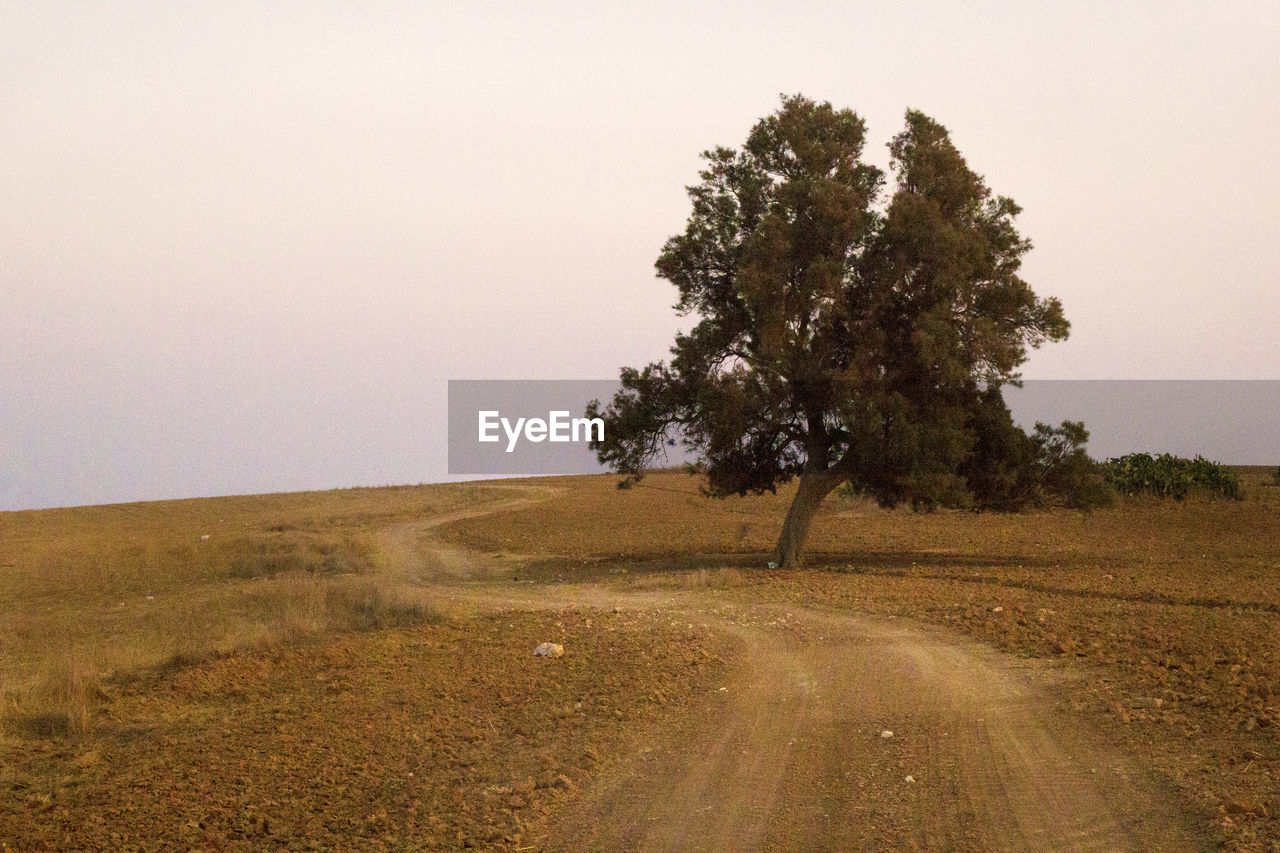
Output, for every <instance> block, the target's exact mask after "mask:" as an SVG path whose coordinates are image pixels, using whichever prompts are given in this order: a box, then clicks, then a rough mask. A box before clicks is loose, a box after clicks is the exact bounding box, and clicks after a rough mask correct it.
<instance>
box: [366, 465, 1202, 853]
mask: <svg viewBox="0 0 1280 853" xmlns="http://www.w3.org/2000/svg"><path fill="white" fill-rule="evenodd" d="M512 488H513V489H515V488H519V487H512ZM549 491H550V490H549V489H542V488H537V487H530V488H528V489H527V490H525V491H524V493H523V494H520V493H516V494H515V495H514V496H513V498H512V500H510V501H508V502H503V503H500V504H498V505H496V506H494V505H490V506H488V507H485V508H477V509H475V510H462V511H460V512H455V513H452V514H449V515H447V516H442V517H439V518H435V519H431V520H428V521H419V522H415V523H413V524H408V525H399V526H396V527H391V528H388V529H387V530H386V531H384V533H383V540H384V541H383V545H384V550H385V552H386V553H387V554H388V555H389V556H390V559H391V560H392V563H393V564H394V566H395V568H396V569H397V570H399V571H402V572H404V573H406V574H408V575H411V576H413V577H415V578H416V579H418V580H419V581H420V582H422V583H424V584H428V585H430V586H431V587H432V588H433V592H434V593H435V595H436V597H437V598H438V600H440V601H441V602H442V607H443V608H444V609H445V610H446V612H453V613H455V614H456V615H459V616H461V615H469V614H480V613H485V612H492V611H503V612H509V611H512V610H545V609H560V608H565V607H587V608H592V609H600V610H604V611H607V612H609V611H611V612H639V613H644V614H647V615H649V616H650V617H652V616H653V615H654V614H658V615H660V616H662V617H664V618H669V619H670V621H671V623H672V624H673V625H676V626H680V625H681V623H684V624H687V625H688V626H689V627H690V628H693V627H694V626H695V625H696V626H698V627H700V628H704V629H709V630H712V631H717V632H727V633H728V634H729V635H730V636H732V637H733V638H735V640H736V641H737V642H738V643H739V644H740V648H741V654H740V656H739V657H738V658H737V660H739V661H740V663H739V664H738V665H737V666H736V667H734V668H733V670H732V671H731V672H730V673H729V677H728V678H726V680H725V682H724V684H723V685H721V686H720V687H718V688H716V689H714V690H711V691H709V693H708V694H707V695H701V696H698V697H695V699H694V701H693V702H692V703H691V704H690V705H689V706H688V707H687V708H686V709H684V710H683V711H682V712H681V713H680V714H678V715H676V716H675V718H674V721H672V719H667V720H666V722H664V723H663V724H662V725H661V726H660V727H651V728H650V729H649V730H646V731H641V732H637V733H636V734H635V736H634V738H633V742H632V743H631V744H630V748H629V749H626V750H622V751H621V753H620V754H619V755H616V756H614V757H613V758H611V759H610V760H608V761H606V762H604V763H603V764H602V765H601V766H600V767H598V768H597V769H596V771H595V772H594V773H593V774H592V777H591V780H590V783H589V785H588V786H587V787H586V788H585V789H583V790H582V791H581V792H579V793H578V796H576V797H574V798H572V799H571V800H569V802H567V803H566V804H565V806H564V807H563V809H561V810H559V812H558V813H557V814H556V815H554V816H553V818H552V820H551V822H550V824H549V828H548V830H547V835H546V836H545V837H543V838H540V839H537V840H538V844H537V848H540V849H551V850H576V849H581V850H623V849H628V850H631V849H635V850H735V851H740V850H837V849H860V850H862V849H871V850H874V849H887V850H903V849H906V850H910V849H919V850H1038V851H1048V850H1081V851H1085V850H1105V851H1117V850H1144V851H1153V850H1191V849H1202V848H1205V847H1207V846H1208V845H1209V842H1208V841H1207V840H1206V839H1205V838H1204V837H1203V836H1202V835H1199V834H1198V833H1197V832H1196V829H1195V825H1194V823H1193V821H1192V820H1191V819H1189V818H1188V817H1187V816H1185V815H1182V814H1179V813H1178V812H1176V811H1174V810H1173V809H1174V807H1173V806H1172V805H1171V803H1173V802H1174V797H1172V796H1171V795H1170V792H1169V791H1166V790H1161V789H1160V787H1159V785H1158V782H1156V781H1155V780H1154V779H1153V777H1152V776H1151V775H1150V774H1147V773H1144V771H1143V770H1141V769H1140V768H1139V767H1138V766H1135V764H1134V762H1133V761H1132V760H1130V759H1128V758H1126V757H1124V756H1123V755H1122V754H1121V752H1120V751H1119V750H1118V749H1117V748H1115V747H1114V746H1113V745H1111V744H1108V743H1106V742H1105V741H1104V739H1103V738H1102V737H1101V736H1095V735H1093V734H1092V733H1090V732H1088V731H1078V730H1072V729H1071V728H1069V720H1068V719H1067V718H1066V717H1065V716H1064V715H1062V714H1060V713H1058V712H1056V711H1055V703H1056V702H1057V701H1059V699H1061V697H1062V696H1063V695H1065V694H1069V692H1070V690H1071V680H1072V679H1073V678H1075V677H1077V676H1072V675H1068V674H1065V673H1064V671H1063V670H1062V669H1061V668H1060V667H1055V666H1054V665H1052V664H1050V663H1044V662H1037V661H1028V660H1025V659H1020V658H1015V657H1012V656H1009V655H1005V654H1001V653H999V652H996V651H993V650H991V649H990V648H988V647H985V646H982V645H979V644H977V643H975V642H973V641H970V640H967V639H965V638H962V637H959V636H956V635H954V634H951V633H949V632H946V631H944V630H941V629H937V628H931V627H926V626H922V625H918V624H913V623H910V622H909V621H908V620H904V619H894V618H893V617H888V618H880V617H871V616H864V615H860V614H851V613H849V612H846V611H841V610H835V609H826V608H821V607H817V606H800V605H795V606H784V605H777V604H757V603H750V602H743V601H742V600H741V599H740V598H739V599H735V598H733V597H731V596H727V595H724V594H722V593H719V592H717V591H716V590H713V589H698V588H693V589H679V590H663V589H641V590H634V591H633V590H626V589H614V588H610V587H608V586H604V585H599V584H588V583H562V584H550V585H548V584H538V585H536V586H529V585H525V584H521V583H518V582H513V581H512V580H511V579H510V570H511V565H510V563H509V562H504V561H503V560H501V559H499V558H497V557H494V556H491V555H481V554H473V553H469V552H466V551H463V550H460V549H457V548H451V547H447V546H445V545H444V544H442V543H441V542H439V541H438V540H437V539H436V538H435V536H434V533H433V531H434V529H435V528H437V527H439V526H440V525H441V524H444V523H446V522H453V521H459V520H462V519H465V518H474V517H477V516H480V515H484V514H488V513H492V512H500V511H504V510H512V509H516V508H519V507H521V506H525V505H528V504H531V503H534V502H537V501H540V500H545V499H546V497H547V496H548V494H547V493H548V492H549ZM568 653H569V654H572V653H573V650H572V649H570V650H569V652H568ZM890 732H891V733H892V734H891V735H890V734H888V733H890ZM521 849H535V848H534V847H528V848H521Z"/></svg>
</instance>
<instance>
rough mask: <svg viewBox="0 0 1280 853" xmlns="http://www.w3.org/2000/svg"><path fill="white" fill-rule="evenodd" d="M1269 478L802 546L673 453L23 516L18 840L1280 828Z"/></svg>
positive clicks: (856, 510) (755, 501) (1044, 845)
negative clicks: (566, 474)
mask: <svg viewBox="0 0 1280 853" xmlns="http://www.w3.org/2000/svg"><path fill="white" fill-rule="evenodd" d="M1241 473H1242V477H1243V479H1244V482H1245V485H1246V495H1245V499H1244V500H1243V501H1238V502H1237V501H1225V500H1209V499H1196V498H1193V499H1189V500H1185V501H1181V502H1173V501H1169V502H1163V501H1159V500H1155V499H1140V498H1130V499H1124V500H1122V501H1121V502H1120V504H1119V505H1118V506H1117V507H1115V508H1114V509H1108V510H1103V511H1095V512H1093V513H1091V514H1082V513H1078V512H1072V511H1065V510H1053V511H1042V512H1036V513H1031V514H1026V515H997V514H980V515H977V514H971V513H961V512H936V513H932V514H916V513H912V512H910V511H906V510H893V511H888V510H882V509H878V508H876V507H874V506H873V505H871V504H868V503H866V502H864V501H861V500H859V499H854V498H834V497H833V498H831V499H829V500H828V501H827V503H826V504H825V505H824V507H823V510H822V513H821V515H820V516H819V518H818V519H817V520H816V522H815V525H814V529H813V533H812V535H811V538H810V542H809V546H808V552H807V553H808V565H807V567H806V568H804V569H801V570H789V571H779V570H770V569H768V568H767V566H766V563H767V560H768V552H769V550H770V548H771V546H772V543H773V538H774V537H775V536H776V533H777V530H778V527H779V525H780V524H781V519H782V516H783V515H784V513H785V510H786V504H787V500H788V498H789V495H787V494H779V495H777V496H763V497H759V498H744V499H729V500H723V501H718V500H712V499H709V498H705V497H703V496H701V495H700V494H699V492H698V487H697V482H696V480H693V479H691V478H689V477H687V476H685V475H683V474H680V473H675V472H664V473H659V474H655V475H653V476H650V477H649V478H647V479H646V480H645V481H644V482H643V483H642V484H641V485H640V486H638V487H637V488H635V489H632V490H629V491H619V490H617V489H616V488H615V487H614V482H615V479H614V478H611V477H576V478H545V479H535V480H523V481H517V480H511V481H502V482H485V483H476V484H452V485H432V486H417V487H397V488H385V489H353V490H343V491H335V492H319V493H305V494H292V495H265V496H252V497H234V498H219V499H207V500H189V501H174V502H162V503H149V504H133V505H119V506H102V507H84V508H76V509H65V510H44V511H33V512H19V513H3V514H0V590H2V593H0V699H2V701H3V705H2V706H0V849H12V850H43V849H51V850H60V849H112V850H127V849H146V850H153V849H154V850H162V849H172V848H175V847H180V848H184V849H189V848H200V849H210V850H220V849H225V850H240V849H245V850H248V849H261V848H263V847H272V848H280V849H300V850H302V849H456V848H460V847H475V848H480V849H507V850H558V849H573V848H575V847H577V848H579V849H635V848H645V849H694V848H698V847H701V848H703V849H752V848H759V849H797V848H806V847H807V848H809V849H833V848H834V849H959V850H966V849H968V850H981V849H991V848H994V847H1006V848H1009V849H1117V845H1119V849H1125V848H1126V847H1127V848H1128V849H1228V850H1258V851H1277V850H1280V738H1278V737H1277V734H1278V732H1280V523H1278V522H1280V488H1278V487H1275V486H1271V485H1268V484H1267V483H1268V481H1269V479H1270V474H1271V469H1265V470H1264V469H1241ZM544 641H551V642H555V643H559V644H561V645H562V646H563V648H564V650H565V653H564V656H563V657H560V658H549V659H546V658H539V657H534V656H533V654H532V651H533V648H534V647H535V646H536V645H537V644H538V643H541V642H544ZM889 730H892V731H893V733H894V735H893V737H891V738H888V737H886V738H882V737H880V733H881V732H882V731H889ZM908 778H909V781H905V780H907V779H908Z"/></svg>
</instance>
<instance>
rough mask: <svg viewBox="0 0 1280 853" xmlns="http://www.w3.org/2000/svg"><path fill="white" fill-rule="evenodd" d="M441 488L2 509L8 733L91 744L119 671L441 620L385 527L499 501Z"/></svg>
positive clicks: (3, 681)
mask: <svg viewBox="0 0 1280 853" xmlns="http://www.w3.org/2000/svg"><path fill="white" fill-rule="evenodd" d="M504 496H505V495H504V493H503V492H502V491H501V490H498V489H491V488H485V487H483V486H471V485H464V484H459V485H443V486H423V487H404V488H387V489H349V490H340V491H331V492H314V493H303V494H293V495H260V496H247V497H231V498H212V499H199V500H186V501H165V502H156V503H144V504H124V505H115V506H97V507H77V508H71V509H55V510H39V511H29V512H9V513H0V588H3V589H4V591H5V594H4V596H3V597H0V697H2V701H0V722H2V723H3V726H0V731H3V732H9V733H10V734H13V733H14V732H18V733H41V732H44V733H50V734H71V735H74V734H78V733H83V732H84V731H85V730H86V729H87V728H88V727H89V726H90V725H91V723H92V720H93V718H94V715H95V713H96V712H97V710H98V708H99V707H100V706H101V704H102V703H103V702H104V701H105V699H106V697H107V696H108V693H109V689H108V688H106V687H104V685H105V684H107V682H108V681H109V679H111V678H112V677H113V676H116V675H118V674H121V673H127V672H131V671H136V670H139V669H141V668H147V667H155V666H173V665H174V664H183V663H190V662H193V661H199V660H203V659H206V658H208V657H210V656H215V655H218V654H224V653H226V652H229V651H231V650H234V649H240V648H247V647H257V646H269V645H273V644H279V643H289V642H297V641H300V640H305V639H309V638H314V637H316V636H319V635H321V634H323V633H326V632H332V631H346V630H369V629H374V628H380V627H388V626H395V625H402V624H407V623H410V622H419V621H424V620H432V619H435V618H436V614H435V611H434V610H433V608H432V607H431V602H430V601H428V600H426V599H425V597H424V594H423V592H422V590H420V589H418V588H417V587H416V586H415V585H414V584H413V583H412V582H411V580H410V579H406V578H404V577H402V576H392V575H390V574H388V573H385V572H383V571H382V555H381V554H380V552H379V550H378V545H377V542H376V540H375V539H374V533H375V532H376V530H377V529H378V528H380V527H382V526H384V525H386V524H390V523H394V522H397V521H406V520H412V519H415V518H421V517H428V516H433V515H438V514H440V513H444V512H449V511H451V510H453V509H457V508H459V507H463V506H474V505H477V504H482V503H484V502H486V501H488V500H494V499H500V498H502V497H504Z"/></svg>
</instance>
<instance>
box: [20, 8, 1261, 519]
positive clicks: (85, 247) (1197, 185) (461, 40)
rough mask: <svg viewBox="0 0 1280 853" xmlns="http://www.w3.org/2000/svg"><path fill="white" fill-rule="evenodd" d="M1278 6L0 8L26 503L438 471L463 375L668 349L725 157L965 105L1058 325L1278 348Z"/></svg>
mask: <svg viewBox="0 0 1280 853" xmlns="http://www.w3.org/2000/svg"><path fill="white" fill-rule="evenodd" d="M1277 43H1280V6H1277V4H1275V3H1270V2H1268V3H1208V2H1204V3H1196V4H1186V3H1182V4H1180V3H1169V2H1153V3H1120V4H1115V3H1092V4H1091V3H1052V4H1051V3H1028V2H1020V3H986V4H982V3H970V2H964V3H959V2H957V3H902V4H899V3H894V4H887V3H854V2H848V0H841V1H840V2H808V3H805V2H800V3H797V2H786V3H781V2H779V3H764V2H754V3H753V2H743V0H737V2H723V3H684V2H682V3H669V4H655V3H646V4H643V5H641V4H626V5H624V4H620V3H609V2H599V0H597V2H582V3H546V2H524V3H515V2H471V3H450V4H444V3H430V2H416V3H415V2H391V0H387V2H369V0H365V2H360V3H355V2H350V3H340V2H323V0H319V2H315V1H313V2H261V0H258V1H257V2H229V1H228V2H212V3H209V2H205V3H187V2H155V3H131V2H107V3H92V2H83V3H63V2H45V0H42V2H34V3H33V2H0V191H2V193H3V198H4V199H5V200H6V204H5V205H4V206H3V208H0V509H17V508H24V507H40V506H57V505H68V504H83V503H99V502H113V501H126V500H140V499H152V498H168V497H187V496H200V495H214V494H234V493H247V492H262V491H284V490H296V489H309V488H331V487H340V486H352V485H381V484H389V483H416V482H424V481H426V482H429V481H435V480H441V479H444V475H445V470H446V468H445V444H444V442H445V404H446V382H447V380H449V379H490V378H493V379H497V378H502V379H512V378H575V379H596V378H610V377H614V376H616V375H617V371H618V368H619V367H620V366H622V365H634V366H640V365H643V364H645V363H647V362H649V361H653V360H657V359H659V358H663V357H665V355H666V353H667V348H668V347H669V345H670V343H671V341H672V337H673V333H674V331H675V330H676V329H677V328H679V327H681V324H682V322H685V321H681V320H680V318H678V317H676V315H675V314H674V312H673V311H672V310H671V305H672V303H673V302H674V301H675V296H676V294H675V290H674V288H673V287H671V286H670V285H669V284H668V283H666V282H664V281H661V280H658V279H655V278H654V275H653V262H654V260H655V259H656V257H657V254H658V251H659V250H660V248H661V246H662V243H663V241H664V240H665V239H666V238H667V237H669V236H671V235H672V234H675V233H677V232H679V231H681V230H683V226H684V221H685V219H686V217H687V215H688V201H687V198H686V196H685V192H684V187H685V185H687V184H691V183H694V182H695V181H696V180H697V170H698V168H699V164H700V161H699V159H698V154H699V152H701V151H703V150H705V149H707V148H710V147H712V146H714V145H718V144H723V145H730V146H738V145H740V144H741V143H742V142H743V141H744V139H745V138H746V134H747V132H748V130H749V129H750V127H751V125H752V124H753V123H754V122H755V121H756V120H758V119H759V118H761V117H762V116H765V115H767V114H769V113H771V112H772V111H773V110H774V109H775V108H776V107H777V105H778V96H779V94H780V93H796V92H801V93H803V94H805V95H806V96H808V97H810V98H813V99H815V100H826V101H831V102H832V103H833V104H834V105H835V106H837V107H850V108H852V109H854V110H855V111H857V112H858V113H859V114H861V115H862V116H863V117H864V118H865V119H866V120H867V122H868V129H869V147H868V150H869V156H870V157H871V158H872V159H873V160H875V161H877V162H879V163H880V164H881V165H887V159H888V157H887V152H886V150H885V147H884V145H885V143H887V142H888V141H889V139H890V138H891V137H892V136H893V134H894V133H896V132H897V131H898V129H899V128H900V126H901V123H902V115H903V112H904V111H905V110H906V109H907V108H908V107H910V108H916V109H921V110H923V111H924V112H926V113H928V114H929V115H931V116H932V117H934V118H935V119H937V120H938V121H940V122H942V123H943V124H945V125H946V126H947V127H948V128H949V129H950V130H951V133H952V138H953V140H954V141H955V143H956V144H957V146H958V147H959V149H960V150H961V152H963V154H964V155H965V156H966V158H967V159H968V161H969V163H970V165H971V166H972V167H973V168H974V169H975V170H976V171H978V172H980V173H982V174H984V175H985V176H986V178H987V181H988V183H989V185H990V186H991V187H992V189H993V190H994V191H996V192H997V193H1000V194H1003V195H1009V196H1012V197H1013V198H1014V199H1016V200H1017V201H1018V202H1019V203H1020V204H1021V205H1022V206H1023V208H1024V213H1023V215H1022V216H1021V217H1020V219H1019V224H1020V227H1021V230H1022V232H1023V233H1024V234H1025V235H1027V236H1029V237H1030V238H1031V239H1032V241H1033V242H1034V243H1035V249H1034V250H1033V251H1032V252H1031V253H1030V255H1029V256H1028V258H1027V262H1026V264H1025V267H1024V271H1025V276H1026V278H1027V279H1028V280H1029V281H1030V282H1031V283H1032V285H1033V287H1034V288H1035V289H1036V291H1037V293H1039V294H1040V295H1045V296H1047V295H1053V296H1057V297H1059V298H1061V299H1062V301H1063V303H1064V306H1065V309H1066V314H1067V317H1068V319H1069V320H1070V321H1071V322H1072V334H1071V338H1070V340H1069V341H1067V342H1065V343H1062V344H1056V345H1049V346H1048V347H1046V348H1045V349H1043V350H1040V351H1038V352H1036V353H1035V354H1034V355H1033V356H1032V359H1031V360H1030V362H1029V363H1028V364H1027V366H1026V368H1025V371H1024V372H1025V374H1026V376H1028V377H1030V378H1074V379H1082V378H1145V379H1150V378H1171V379H1172V378H1177V379H1196V378H1223V379H1259V378H1264V379H1275V378H1280V345H1277V343H1276V341H1277V338H1280V169H1278V168H1277V165H1276V164H1277V160H1276V158H1277V155H1278V154H1280V70H1278V69H1280V63H1277V62H1276V61H1275V50H1276V44H1277Z"/></svg>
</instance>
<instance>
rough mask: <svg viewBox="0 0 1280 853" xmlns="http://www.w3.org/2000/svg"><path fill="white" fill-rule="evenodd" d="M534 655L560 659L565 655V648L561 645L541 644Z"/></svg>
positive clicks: (534, 651)
mask: <svg viewBox="0 0 1280 853" xmlns="http://www.w3.org/2000/svg"><path fill="white" fill-rule="evenodd" d="M533 653H534V654H535V655H537V656H538V657H543V658H558V657H561V656H562V655H563V654H564V646H562V645H560V644H559V643H539V644H538V647H537V648H536V649H534V650H533Z"/></svg>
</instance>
